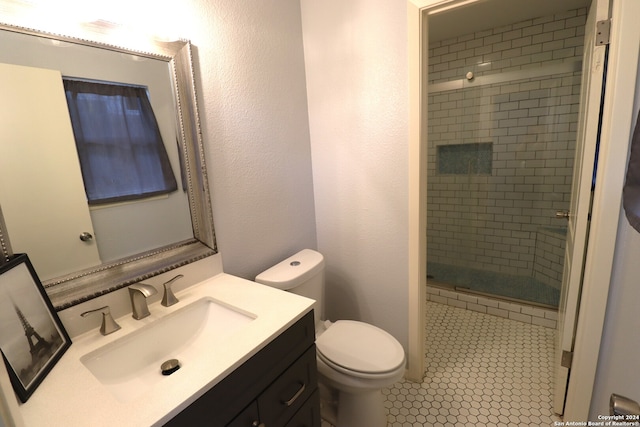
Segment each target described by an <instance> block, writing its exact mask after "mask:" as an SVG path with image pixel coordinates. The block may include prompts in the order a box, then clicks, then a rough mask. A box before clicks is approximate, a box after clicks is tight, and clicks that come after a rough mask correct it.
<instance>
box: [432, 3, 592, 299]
mask: <svg viewBox="0 0 640 427" xmlns="http://www.w3.org/2000/svg"><path fill="white" fill-rule="evenodd" d="M585 20H586V9H578V10H573V11H569V12H567V13H565V14H562V15H555V16H548V17H543V18H538V19H532V20H527V21H523V22H519V23H516V24H513V25H508V26H505V27H501V28H495V29H491V30H487V31H482V32H478V33H474V34H470V35H467V36H462V37H458V38H455V39H450V40H444V41H439V42H436V43H434V44H432V45H431V46H430V49H429V79H430V85H429V107H428V108H429V110H428V111H429V115H428V132H429V137H428V141H429V142H428V144H429V146H428V148H429V150H428V153H429V154H428V162H429V163H428V179H427V192H428V193H427V204H428V205H427V228H428V231H427V236H428V250H427V253H428V264H432V265H438V266H443V265H444V266H449V267H452V268H454V269H456V268H458V269H462V268H464V269H471V270H472V271H473V270H482V271H488V272H491V273H500V274H504V275H507V276H511V277H514V276H519V277H526V278H531V279H532V280H533V281H536V282H540V283H542V284H543V285H545V286H551V287H553V288H556V289H559V287H560V282H561V275H562V265H563V255H564V246H563V245H564V233H565V229H566V222H561V221H565V220H558V219H556V218H555V212H556V211H559V210H568V209H569V202H570V191H571V179H572V166H573V158H574V150H575V141H576V130H577V118H578V110H579V94H580V78H581V77H580V76H581V73H580V69H581V60H582V38H583V35H584V23H585ZM469 71H471V72H472V73H473V76H474V77H473V78H472V79H470V80H468V79H467V78H466V76H467V73H468V72H469ZM464 144H474V145H473V146H470V149H469V150H467V151H473V150H474V149H476V148H477V147H478V146H480V145H482V144H485V145H484V146H485V147H489V146H490V147H491V150H492V153H491V162H490V164H491V170H490V171H489V173H473V172H474V170H473V167H472V166H469V167H468V170H469V173H466V174H462V173H443V172H447V171H446V170H444V171H443V169H442V167H441V165H439V164H438V157H441V156H442V152H443V147H447V146H451V147H460V146H461V145H464ZM456 149H458V150H459V148H456ZM456 149H453V150H450V152H449V154H451V153H452V152H455V151H456ZM445 150H446V149H445ZM461 152H462V153H464V152H465V151H464V150H462V151H461ZM438 153H440V154H438ZM466 155H468V154H461V158H460V163H461V164H464V162H467V163H468V164H469V165H470V163H469V160H468V159H467V158H462V156H466ZM448 161H449V162H451V164H455V160H448ZM476 172H477V171H476ZM485 172H486V171H485ZM427 271H428V272H429V266H427ZM435 280H438V277H435ZM516 282H517V281H516ZM513 286H518V284H517V283H515V282H514V285H513Z"/></svg>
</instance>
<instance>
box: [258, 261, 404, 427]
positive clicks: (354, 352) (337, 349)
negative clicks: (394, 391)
mask: <svg viewBox="0 0 640 427" xmlns="http://www.w3.org/2000/svg"><path fill="white" fill-rule="evenodd" d="M256 282H258V283H262V284H265V285H268V286H273V287H277V288H279V289H283V290H287V291H289V292H293V293H296V294H299V295H302V296H306V297H309V298H312V299H314V300H315V301H316V303H315V305H314V313H315V318H316V337H317V338H316V347H317V365H318V378H319V382H320V385H321V386H323V387H322V388H326V390H327V393H324V396H323V399H322V400H323V401H322V410H321V412H322V416H323V418H325V419H326V420H327V421H329V422H331V423H332V424H334V425H335V426H336V427H386V425H387V418H386V411H385V409H384V405H383V400H382V395H381V389H382V388H384V387H388V386H390V385H392V384H393V383H395V382H397V381H399V380H400V379H401V378H402V376H403V375H404V369H405V354H404V349H403V348H402V345H400V343H399V342H398V341H397V340H396V339H395V338H394V337H393V336H392V335H391V334H389V333H388V332H386V331H384V330H382V329H380V328H378V327H376V326H373V325H370V324H368V323H364V322H359V321H354V320H338V321H336V322H334V323H332V322H328V321H322V320H321V319H322V318H323V316H322V314H323V313H324V311H323V309H324V258H323V256H322V255H321V254H320V253H318V252H316V251H313V250H310V249H305V250H303V251H301V252H299V253H297V254H295V255H293V256H292V257H289V258H287V259H286V260H284V261H282V262H280V263H279V264H277V265H275V266H273V267H271V268H270V269H268V270H266V271H264V272H263V273H260V274H259V275H258V276H257V277H256ZM322 395H323V393H321V396H322ZM334 396H335V399H333V397H334Z"/></svg>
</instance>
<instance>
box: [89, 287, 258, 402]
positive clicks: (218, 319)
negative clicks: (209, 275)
mask: <svg viewBox="0 0 640 427" xmlns="http://www.w3.org/2000/svg"><path fill="white" fill-rule="evenodd" d="M255 318H256V316H255V315H253V314H251V313H247V312H244V311H242V310H240V309H237V308H235V307H231V306H228V305H226V304H223V303H221V302H218V301H216V300H214V299H212V298H202V299H200V300H198V301H195V302H193V303H191V304H189V305H187V306H185V307H184V308H181V309H179V310H177V311H175V312H173V313H171V314H168V315H167V316H165V317H162V318H160V319H158V320H156V321H154V322H152V323H150V324H148V325H145V326H143V327H142V328H140V329H138V330H136V331H134V332H132V333H130V334H128V335H125V336H124V337H122V338H119V339H117V340H116V341H113V342H111V343H109V344H107V345H105V346H104V347H101V348H99V349H97V350H94V351H92V352H91V353H88V354H86V355H84V356H82V357H81V358H80V361H81V362H82V363H83V364H84V365H85V366H86V367H87V368H88V369H89V371H91V373H92V374H93V375H94V376H95V377H96V378H97V379H98V380H99V381H100V382H101V383H102V384H103V385H104V386H105V387H106V388H108V389H109V390H110V391H111V392H112V393H113V394H114V396H115V397H116V398H117V399H118V400H120V401H123V402H125V401H129V400H131V399H135V398H136V397H138V396H140V395H142V394H144V393H145V392H146V391H147V390H149V389H150V388H151V387H153V386H154V385H156V384H157V383H159V382H161V381H163V380H166V379H167V378H169V377H167V376H164V375H162V373H161V370H160V366H161V364H162V363H163V362H164V361H166V360H168V359H178V361H179V362H180V364H181V368H180V369H189V363H190V362H191V361H193V360H195V359H197V358H203V357H209V358H210V357H215V355H212V354H210V353H209V352H207V351H203V350H202V348H203V347H205V346H206V347H205V348H207V347H209V348H210V345H211V342H212V341H219V342H221V345H224V344H223V343H224V341H225V340H226V339H229V338H230V337H231V335H232V334H233V333H234V332H235V331H237V330H238V329H239V328H241V327H242V326H243V325H246V324H247V323H249V322H251V321H252V320H254V319H255ZM171 375H172V376H176V375H180V370H177V371H176V372H174V373H173V374H171Z"/></svg>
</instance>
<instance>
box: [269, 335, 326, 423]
mask: <svg viewBox="0 0 640 427" xmlns="http://www.w3.org/2000/svg"><path fill="white" fill-rule="evenodd" d="M317 383H318V378H317V369H316V346H315V345H312V346H311V347H309V349H307V351H306V352H305V353H304V354H303V355H302V356H300V358H299V359H298V360H297V361H296V362H295V363H293V365H291V366H290V367H289V369H287V371H286V372H284V373H283V374H282V375H281V376H280V377H279V378H278V379H276V380H275V381H274V382H273V383H272V384H271V385H270V386H269V387H268V388H267V389H266V390H265V391H264V392H263V393H262V394H261V395H260V396H259V397H258V411H259V412H260V421H262V422H263V423H265V424H266V425H267V426H282V425H285V423H286V422H287V420H289V419H290V418H291V417H293V415H294V414H295V413H296V412H297V411H298V410H299V409H300V408H301V407H302V405H303V404H304V403H305V402H306V401H307V399H308V398H309V396H311V395H312V394H313V392H314V391H316V388H317Z"/></svg>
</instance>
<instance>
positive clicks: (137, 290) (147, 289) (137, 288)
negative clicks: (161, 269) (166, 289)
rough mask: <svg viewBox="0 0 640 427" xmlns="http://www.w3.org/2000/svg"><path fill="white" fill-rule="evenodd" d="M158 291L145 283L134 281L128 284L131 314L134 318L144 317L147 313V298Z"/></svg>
mask: <svg viewBox="0 0 640 427" xmlns="http://www.w3.org/2000/svg"><path fill="white" fill-rule="evenodd" d="M157 293H158V290H157V289H156V288H154V287H153V286H151V285H147V284H146V283H135V284H133V285H131V286H129V297H130V298H131V310H132V316H133V318H134V319H136V320H140V319H144V318H145V317H147V316H148V315H149V314H151V313H149V307H148V305H147V298H148V297H150V296H153V295H155V294H157Z"/></svg>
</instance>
